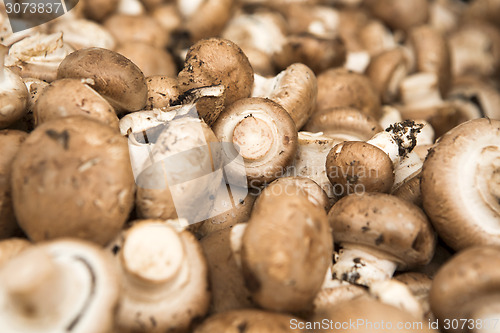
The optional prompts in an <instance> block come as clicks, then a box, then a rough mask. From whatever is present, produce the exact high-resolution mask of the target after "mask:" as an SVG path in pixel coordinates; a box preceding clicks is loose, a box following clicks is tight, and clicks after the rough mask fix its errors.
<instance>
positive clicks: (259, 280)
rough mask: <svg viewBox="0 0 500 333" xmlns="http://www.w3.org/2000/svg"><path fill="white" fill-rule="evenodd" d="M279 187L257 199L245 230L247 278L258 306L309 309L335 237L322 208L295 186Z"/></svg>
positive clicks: (320, 283) (243, 246)
mask: <svg viewBox="0 0 500 333" xmlns="http://www.w3.org/2000/svg"><path fill="white" fill-rule="evenodd" d="M276 186H281V189H282V190H281V191H277V187H276V188H274V190H273V191H263V192H262V194H261V195H260V196H259V198H258V199H257V201H256V203H255V205H254V209H253V211H252V215H251V217H250V220H249V221H248V226H247V227H246V230H245V231H244V234H243V239H242V248H241V262H242V270H243V275H244V277H245V282H246V286H247V288H248V290H249V291H250V293H251V295H252V299H253V301H254V302H255V303H256V304H258V305H259V306H261V307H263V308H265V309H269V310H276V311H287V312H297V311H302V310H307V309H309V308H310V307H311V306H312V304H313V301H314V298H315V296H316V294H317V293H318V291H319V290H320V288H321V285H322V283H323V280H324V277H325V274H326V271H327V269H328V266H329V265H330V262H331V257H332V252H333V242H332V236H331V233H330V232H329V227H328V222H327V219H326V214H325V211H324V209H323V208H322V207H318V206H315V205H314V204H312V203H311V202H310V201H309V199H308V198H307V196H306V195H304V194H302V192H301V191H297V187H296V185H289V184H282V185H276ZM287 189H288V190H287ZM290 192H292V193H290Z"/></svg>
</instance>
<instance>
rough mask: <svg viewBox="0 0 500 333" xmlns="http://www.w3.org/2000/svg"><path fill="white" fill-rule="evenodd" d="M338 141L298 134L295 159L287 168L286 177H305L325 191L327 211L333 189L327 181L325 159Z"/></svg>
mask: <svg viewBox="0 0 500 333" xmlns="http://www.w3.org/2000/svg"><path fill="white" fill-rule="evenodd" d="M337 142H338V140H335V139H332V138H330V137H328V136H325V135H323V134H322V133H321V132H319V133H310V132H299V146H298V148H297V153H296V154H295V159H294V160H293V162H292V164H291V165H290V166H289V167H288V168H287V170H286V171H287V173H286V174H287V175H288V176H299V177H307V178H308V179H311V180H312V181H314V182H316V183H317V185H318V186H319V187H320V188H321V189H322V190H323V191H325V194H326V195H327V197H328V199H327V201H328V204H327V206H328V209H329V207H330V206H331V204H333V202H335V200H336V196H335V193H334V191H333V190H334V189H333V187H332V186H331V184H330V181H329V180H328V177H327V173H326V168H325V159H326V156H327V155H328V153H329V152H330V150H331V149H332V147H333V146H334V145H335V144H336V143H337Z"/></svg>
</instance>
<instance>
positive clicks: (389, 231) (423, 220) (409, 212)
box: [328, 193, 436, 269]
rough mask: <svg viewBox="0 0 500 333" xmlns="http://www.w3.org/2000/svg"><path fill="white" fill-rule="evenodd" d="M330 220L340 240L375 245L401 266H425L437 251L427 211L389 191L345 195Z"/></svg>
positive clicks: (374, 247) (367, 245) (369, 246)
mask: <svg viewBox="0 0 500 333" xmlns="http://www.w3.org/2000/svg"><path fill="white" fill-rule="evenodd" d="M328 220H329V222H330V225H331V227H332V229H333V233H334V236H335V241H336V242H338V243H340V244H356V245H362V246H365V247H367V248H370V249H374V250H376V251H377V252H378V253H379V254H381V255H384V256H387V258H390V260H392V261H395V262H397V264H398V267H399V269H405V268H407V267H415V266H423V265H425V264H427V263H428V262H429V261H430V260H431V259H432V256H433V254H434V248H435V243H436V239H435V236H434V231H433V230H432V227H431V224H430V223H429V221H428V220H427V217H426V216H425V214H424V213H423V212H422V210H420V209H419V208H418V207H417V206H415V205H412V204H410V203H408V202H406V201H404V200H402V199H399V198H397V197H395V196H392V195H389V194H384V193H361V194H356V195H349V196H347V197H344V198H342V199H341V200H339V201H338V202H337V203H336V204H335V205H333V207H332V209H331V210H330V212H329V213H328ZM367 251H368V250H367Z"/></svg>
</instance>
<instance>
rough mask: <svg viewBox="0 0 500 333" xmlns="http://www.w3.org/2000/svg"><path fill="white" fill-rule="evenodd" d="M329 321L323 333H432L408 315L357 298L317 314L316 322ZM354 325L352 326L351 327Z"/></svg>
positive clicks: (388, 306) (383, 305) (372, 301)
mask: <svg viewBox="0 0 500 333" xmlns="http://www.w3.org/2000/svg"><path fill="white" fill-rule="evenodd" d="M325 318H326V319H328V322H329V323H331V324H330V325H329V326H328V328H327V329H325V330H321V331H322V332H332V333H333V332H335V333H373V332H383V333H389V332H398V333H431V332H436V331H434V330H432V329H430V328H429V325H428V323H424V322H420V321H419V318H415V317H413V316H412V315H410V314H409V313H407V312H406V311H403V310H401V309H398V308H396V307H393V306H391V305H387V304H384V303H381V302H379V301H376V300H374V299H371V298H368V297H358V298H355V299H353V300H350V301H348V302H342V303H340V304H338V305H336V306H333V307H330V308H327V309H325V310H323V311H318V313H317V314H315V316H314V317H313V318H312V321H313V322H322V321H323V320H324V319H325ZM350 323H352V324H350Z"/></svg>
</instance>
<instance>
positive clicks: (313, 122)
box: [304, 107, 383, 141]
mask: <svg viewBox="0 0 500 333" xmlns="http://www.w3.org/2000/svg"><path fill="white" fill-rule="evenodd" d="M304 130H306V131H308V132H313V133H316V132H323V133H324V134H325V135H327V136H330V137H334V138H338V139H344V140H350V141H355V140H359V141H366V140H368V139H370V138H371V137H373V136H374V135H375V134H377V133H378V132H380V131H382V130H383V128H382V127H380V125H379V123H378V122H377V121H376V120H375V119H374V118H373V117H371V116H368V115H366V114H365V113H363V112H361V111H360V110H358V109H355V108H348V107H338V108H330V109H325V110H322V111H319V112H315V113H314V114H313V115H312V116H311V118H310V119H309V121H308V122H307V124H306V126H305V127H304Z"/></svg>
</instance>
